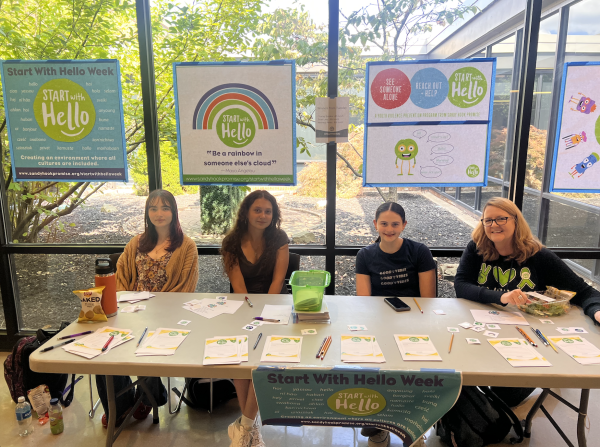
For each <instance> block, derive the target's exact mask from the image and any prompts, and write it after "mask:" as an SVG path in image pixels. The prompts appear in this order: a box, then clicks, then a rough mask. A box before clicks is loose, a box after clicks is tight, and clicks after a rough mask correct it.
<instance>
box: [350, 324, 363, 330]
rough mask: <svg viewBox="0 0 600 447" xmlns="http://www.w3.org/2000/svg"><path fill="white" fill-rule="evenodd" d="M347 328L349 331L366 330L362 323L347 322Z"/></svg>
mask: <svg viewBox="0 0 600 447" xmlns="http://www.w3.org/2000/svg"><path fill="white" fill-rule="evenodd" d="M348 330H349V331H366V330H367V326H365V325H364V324H349V325H348Z"/></svg>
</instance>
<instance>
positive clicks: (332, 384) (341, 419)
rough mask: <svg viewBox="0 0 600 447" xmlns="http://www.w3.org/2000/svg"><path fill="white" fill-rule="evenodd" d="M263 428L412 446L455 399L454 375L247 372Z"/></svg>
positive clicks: (432, 372)
mask: <svg viewBox="0 0 600 447" xmlns="http://www.w3.org/2000/svg"><path fill="white" fill-rule="evenodd" d="M252 380H253V381H254V390H255V391H256V398H257V400H258V407H259V409H260V416H261V419H262V421H263V424H266V425H286V426H287V425H292V426H293V425H320V426H335V427H363V426H369V427H376V428H379V429H382V430H389V431H390V432H392V433H395V434H396V435H398V436H399V437H400V438H401V439H402V441H403V442H404V445H411V444H412V443H413V442H415V441H416V440H417V439H419V438H420V437H421V436H422V435H423V434H424V433H425V432H427V430H429V428H430V427H431V426H432V425H433V424H434V423H435V422H436V421H438V420H439V419H440V418H441V417H442V416H444V415H445V414H446V413H447V412H448V410H450V408H452V407H453V406H454V403H455V402H456V400H457V399H458V395H459V394H460V390H461V385H462V375H461V373H460V372H455V371H454V370H441V369H439V370H434V369H429V370H425V369H423V370H421V371H397V370H394V371H387V370H379V369H373V368H360V367H357V368H349V367H335V368H333V369H321V368H319V369H316V368H315V369H303V368H297V369H296V368H287V367H268V366H262V367H259V368H258V369H255V370H253V371H252Z"/></svg>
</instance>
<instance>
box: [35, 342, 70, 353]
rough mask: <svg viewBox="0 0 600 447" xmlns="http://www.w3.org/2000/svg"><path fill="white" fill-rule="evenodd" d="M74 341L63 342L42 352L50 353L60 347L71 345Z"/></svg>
mask: <svg viewBox="0 0 600 447" xmlns="http://www.w3.org/2000/svg"><path fill="white" fill-rule="evenodd" d="M74 341H75V340H69V341H63V342H62V343H59V344H57V345H54V346H48V347H47V348H44V349H42V350H41V351H40V352H48V351H51V350H52V349H54V348H58V347H59V346H64V345H68V344H69V343H73V342H74Z"/></svg>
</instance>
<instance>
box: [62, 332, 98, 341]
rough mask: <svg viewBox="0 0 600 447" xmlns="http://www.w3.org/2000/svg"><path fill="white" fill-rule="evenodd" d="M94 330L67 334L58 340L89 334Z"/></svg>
mask: <svg viewBox="0 0 600 447" xmlns="http://www.w3.org/2000/svg"><path fill="white" fill-rule="evenodd" d="M92 332H93V331H85V332H80V333H79V334H72V335H65V336H64V337H59V338H57V340H66V339H67V338H74V337H79V336H80V335H87V334H91V333H92Z"/></svg>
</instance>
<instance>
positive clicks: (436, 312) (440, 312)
mask: <svg viewBox="0 0 600 447" xmlns="http://www.w3.org/2000/svg"><path fill="white" fill-rule="evenodd" d="M433 313H434V314H436V315H446V312H444V311H443V310H434V311H433Z"/></svg>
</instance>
